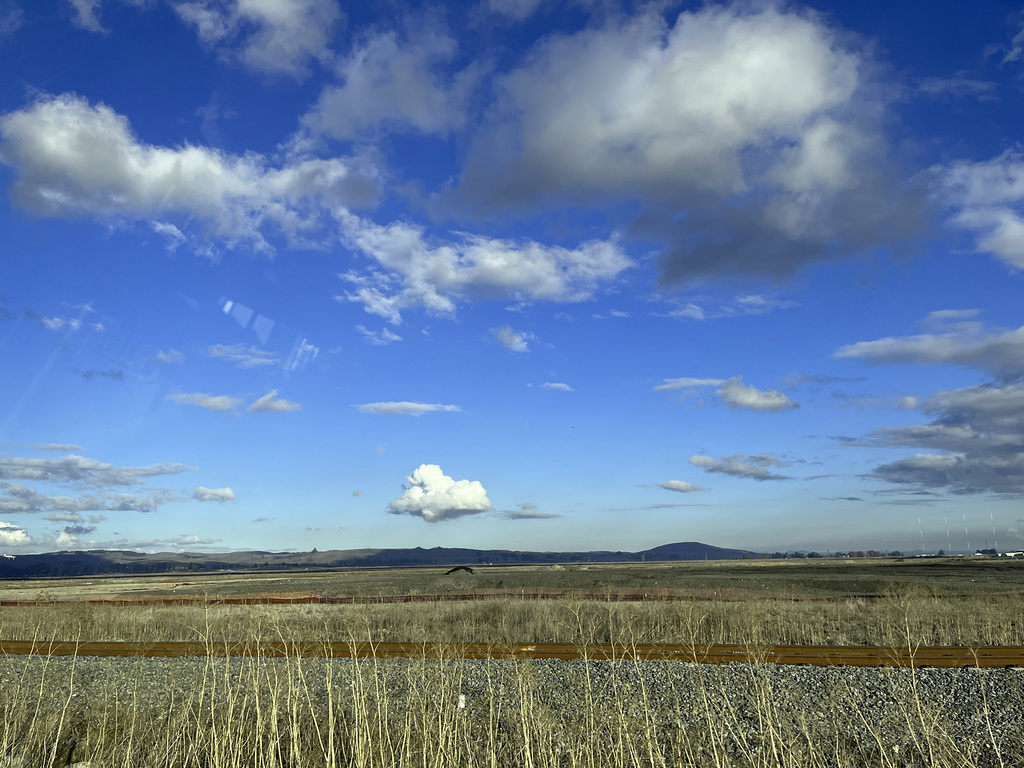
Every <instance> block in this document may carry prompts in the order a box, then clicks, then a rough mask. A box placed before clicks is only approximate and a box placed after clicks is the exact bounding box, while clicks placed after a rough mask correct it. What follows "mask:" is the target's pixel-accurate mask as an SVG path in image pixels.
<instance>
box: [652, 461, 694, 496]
mask: <svg viewBox="0 0 1024 768" xmlns="http://www.w3.org/2000/svg"><path fill="white" fill-rule="evenodd" d="M690 463H691V464H692V463H693V462H692V460H691V462H690ZM698 466H699V465H698ZM658 486H659V487H661V488H664V489H665V490H666V491H678V492H679V493H691V492H693V491H703V490H704V486H701V485H694V484H693V483H688V482H686V481H685V480H668V481H666V482H664V483H658Z"/></svg>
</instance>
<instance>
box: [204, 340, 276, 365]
mask: <svg viewBox="0 0 1024 768" xmlns="http://www.w3.org/2000/svg"><path fill="white" fill-rule="evenodd" d="M207 352H208V353H209V355H210V357H219V358H221V359H223V360H227V361H228V362H231V363H234V364H235V365H237V366H238V367H239V368H257V367H259V366H262V365H277V364H278V363H279V362H280V358H279V357H278V356H277V355H275V354H274V353H273V352H268V351H267V350H265V349H260V348H259V347H257V346H247V345H245V344H231V345H227V344H215V345H213V346H212V347H210V348H209V349H208V350H207Z"/></svg>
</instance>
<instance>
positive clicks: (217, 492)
mask: <svg viewBox="0 0 1024 768" xmlns="http://www.w3.org/2000/svg"><path fill="white" fill-rule="evenodd" d="M192 498H193V499H195V500H196V501H216V502H224V501H235V492H234V491H233V490H231V489H230V488H203V486H199V487H198V488H196V489H195V490H194V491H192Z"/></svg>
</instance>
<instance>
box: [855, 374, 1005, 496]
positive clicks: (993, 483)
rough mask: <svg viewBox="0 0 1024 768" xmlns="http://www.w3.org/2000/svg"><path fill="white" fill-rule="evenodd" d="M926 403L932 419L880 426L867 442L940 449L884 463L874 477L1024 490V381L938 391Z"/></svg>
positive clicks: (958, 488) (965, 489)
mask: <svg viewBox="0 0 1024 768" xmlns="http://www.w3.org/2000/svg"><path fill="white" fill-rule="evenodd" d="M921 408H922V409H923V410H924V411H925V413H927V414H929V415H931V416H933V417H934V420H933V421H932V422H930V423H929V424H914V425H905V426H897V427H883V428H881V429H876V430H874V431H873V432H871V433H870V435H869V441H868V444H869V445H870V444H880V445H885V446H907V447H914V448H918V449H922V450H926V451H939V452H940V453H934V454H932V453H927V454H926V453H919V454H917V455H915V456H911V457H908V458H905V459H899V460H897V461H893V462H889V463H887V464H883V465H881V466H879V467H877V468H876V469H875V470H874V472H873V473H871V474H870V475H869V477H874V478H877V479H880V480H884V481H886V482H888V483H899V484H912V485H918V486H921V487H923V488H945V489H948V490H950V491H952V492H953V493H982V492H995V493H1005V494H1014V495H1019V494H1024V384H1003V385H995V384H984V385H980V386H976V387H967V388H964V389H957V390H953V391H950V392H945V391H944V392H938V393H936V394H935V395H933V396H932V397H931V398H930V399H928V400H927V401H925V402H924V403H923V404H922V405H921Z"/></svg>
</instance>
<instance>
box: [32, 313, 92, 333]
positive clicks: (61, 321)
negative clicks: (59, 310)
mask: <svg viewBox="0 0 1024 768" xmlns="http://www.w3.org/2000/svg"><path fill="white" fill-rule="evenodd" d="M25 317H27V318H29V319H30V320H35V321H36V322H37V323H39V324H40V325H41V326H43V328H45V329H46V330H48V331H61V330H64V329H65V328H67V329H68V330H69V331H77V330H78V329H80V328H81V327H82V326H83V325H85V326H86V327H87V328H92V329H93V330H96V331H102V330H103V324H102V323H83V322H82V320H81V318H78V317H62V316H54V317H47V316H46V315H40V314H39V313H37V312H32V311H28V312H26V313H25Z"/></svg>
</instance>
